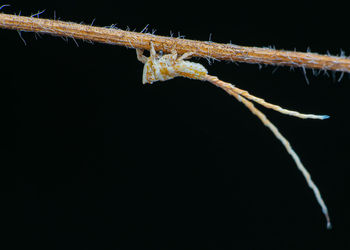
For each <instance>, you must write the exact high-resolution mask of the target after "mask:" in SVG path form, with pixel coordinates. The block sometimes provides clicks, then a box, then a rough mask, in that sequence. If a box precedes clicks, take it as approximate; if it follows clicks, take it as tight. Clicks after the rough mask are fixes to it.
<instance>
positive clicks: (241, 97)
mask: <svg viewBox="0 0 350 250" xmlns="http://www.w3.org/2000/svg"><path fill="white" fill-rule="evenodd" d="M206 80H207V81H209V82H211V83H213V84H214V85H216V86H217V87H220V88H222V89H223V90H225V91H226V92H227V93H229V94H230V95H232V96H234V97H235V98H236V99H237V100H238V101H240V102H242V103H243V104H244V105H245V106H246V107H247V108H248V109H249V110H250V111H251V112H252V113H253V114H254V115H256V116H257V117H258V118H259V119H260V120H261V121H262V123H263V124H264V125H265V126H266V127H268V128H269V129H270V130H271V131H272V133H273V134H274V135H275V136H276V138H277V139H278V140H280V142H281V143H282V144H283V146H284V147H285V149H286V150H287V152H288V153H289V155H290V156H291V157H292V158H293V160H294V162H295V164H296V165H297V168H298V169H299V170H300V171H301V173H302V174H303V176H304V177H305V179H306V182H307V184H308V185H309V187H310V188H311V189H312V190H313V192H314V195H315V197H316V200H317V202H318V203H319V205H320V206H321V208H322V212H323V214H324V216H325V217H326V220H327V228H328V229H330V228H331V227H332V225H331V222H330V218H329V214H328V209H327V206H326V205H325V203H324V201H323V199H322V197H321V194H320V191H319V190H318V188H317V186H316V185H315V183H314V182H313V181H312V179H311V176H310V173H309V172H308V171H307V170H306V168H305V167H304V165H303V164H302V162H301V161H300V158H299V156H298V155H297V154H296V153H295V151H294V150H293V148H292V147H291V145H290V143H289V141H288V140H287V139H286V138H285V137H284V136H283V135H282V134H281V133H280V132H279V130H278V129H277V127H276V126H275V125H273V124H272V123H271V122H270V121H269V120H268V119H267V117H266V116H265V115H264V114H263V113H262V112H261V111H260V110H258V109H257V108H256V107H255V106H254V104H253V103H252V102H250V101H249V100H247V99H246V98H249V99H251V100H254V101H255V100H258V101H259V102H258V101H257V102H258V103H259V104H262V105H263V106H265V107H268V106H270V104H269V105H267V104H268V103H266V102H264V101H263V100H262V99H260V98H257V97H254V96H251V95H250V94H249V93H248V92H246V91H244V90H240V89H238V90H237V88H235V87H234V86H233V85H231V84H229V83H226V82H223V81H221V80H219V79H218V78H217V77H215V76H210V75H207V76H206ZM245 97H246V98H245ZM275 106H276V105H272V104H271V108H272V109H274V110H276V109H275V108H274V107H275ZM276 107H279V106H276ZM281 109H282V108H281ZM282 110H283V112H281V110H277V111H279V112H281V113H286V114H290V115H294V116H297V117H299V116H300V115H302V116H303V117H300V118H314V117H312V116H314V115H303V114H300V113H298V112H295V111H289V110H285V109H282ZM287 111H288V112H289V113H288V112H287ZM294 112H295V113H294ZM296 114H297V115H296ZM305 116H308V117H305ZM315 119H320V118H318V116H316V118H315ZM321 119H322V118H321ZM323 119H324V118H323Z"/></svg>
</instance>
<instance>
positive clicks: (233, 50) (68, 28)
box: [0, 14, 350, 72]
mask: <svg viewBox="0 0 350 250" xmlns="http://www.w3.org/2000/svg"><path fill="white" fill-rule="evenodd" d="M0 27H1V28H5V29H14V30H19V31H31V32H40V33H47V34H51V35H56V36H64V37H71V38H77V39H83V40H89V41H93V42H100V43H107V44H113V45H121V46H126V47H131V48H138V49H146V50H150V43H151V42H153V45H154V48H155V50H157V51H159V50H162V51H164V52H165V53H170V52H171V49H175V50H176V51H177V52H178V53H179V54H184V53H186V52H193V56H197V57H205V58H214V59H218V60H229V61H238V62H247V63H259V64H260V63H261V64H270V65H278V66H292V67H303V68H311V69H321V70H332V71H342V72H350V59H349V58H345V57H336V56H327V55H319V54H316V53H302V52H294V51H283V50H274V49H268V48H258V47H244V46H238V45H233V44H220V43H214V42H202V41H195V40H188V39H180V38H174V37H165V36H157V35H153V34H146V33H139V32H132V31H124V30H120V29H115V28H102V27H94V26H90V25H83V24H77V23H72V22H63V21H57V20H50V19H42V18H35V17H24V16H16V15H8V14H0Z"/></svg>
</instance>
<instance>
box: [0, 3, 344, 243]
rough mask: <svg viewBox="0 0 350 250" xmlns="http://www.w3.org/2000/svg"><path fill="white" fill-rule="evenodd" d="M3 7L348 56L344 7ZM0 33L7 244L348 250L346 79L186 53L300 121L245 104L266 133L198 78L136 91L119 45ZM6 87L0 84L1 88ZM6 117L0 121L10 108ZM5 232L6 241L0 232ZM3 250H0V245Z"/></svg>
mask: <svg viewBox="0 0 350 250" xmlns="http://www.w3.org/2000/svg"><path fill="white" fill-rule="evenodd" d="M6 3H9V4H11V7H6V8H4V9H3V10H2V12H5V13H9V14H14V13H16V14H18V13H19V12H21V15H24V16H28V15H32V14H34V13H37V12H38V11H41V10H43V9H46V11H45V13H43V14H41V15H40V17H43V18H53V17H54V16H56V18H60V19H61V20H66V21H74V22H83V23H86V24H90V23H91V22H93V20H94V25H97V26H108V25H111V24H116V26H117V27H118V28H121V29H128V28H129V29H131V30H134V29H135V30H136V31H141V30H142V29H143V28H144V27H145V26H146V25H147V24H148V25H149V26H148V30H149V32H152V31H155V30H156V31H155V34H158V35H170V33H173V34H174V36H178V35H181V36H182V35H184V36H185V38H188V39H196V40H204V41H208V40H209V39H211V40H212V41H214V42H220V43H229V42H232V43H233V44H238V45H245V46H259V47H267V46H275V47H276V48H278V49H286V50H294V49H296V50H298V51H306V50H307V49H308V48H310V49H311V51H314V52H318V53H322V54H326V53H330V54H332V55H337V54H340V53H341V50H343V51H344V52H345V54H346V55H350V49H349V44H350V36H349V32H348V18H347V13H346V8H345V6H342V5H339V4H336V3H335V2H332V3H328V4H327V5H321V4H320V3H319V2H317V4H316V3H303V4H302V3H300V4H298V3H296V2H288V3H287V2H284V1H283V2H280V3H270V2H263V3H262V2H260V3H257V2H256V1H245V2H244V3H236V2H234V3H233V4H231V5H230V4H229V3H228V2H226V3H221V2H218V1H209V2H205V1H203V2H198V3H191V2H187V3H181V2H158V3H157V2H156V1H143V2H133V1H107V0H100V1H98V2H92V1H91V2H87V1H72V0H69V1H68V0H65V1H63V0H60V1H10V2H6ZM21 36H22V38H23V39H24V40H25V43H26V45H25V44H24V42H23V41H22V40H21V38H20V36H19V35H18V33H17V32H16V31H8V30H1V32H0V39H1V45H2V46H1V47H2V55H1V58H2V62H1V71H2V76H3V78H2V79H3V80H2V83H1V85H2V87H3V88H4V90H3V91H2V94H3V95H4V100H6V103H7V105H8V106H5V109H6V110H7V112H4V114H7V113H10V114H9V115H10V116H9V118H7V116H5V115H4V116H3V117H4V120H3V123H4V124H9V127H10V129H11V130H8V131H11V132H9V133H7V130H5V131H4V132H5V134H8V135H10V141H9V143H7V144H6V145H5V146H6V148H7V150H6V151H5V154H6V156H7V157H6V158H4V160H5V159H9V160H10V161H9V162H10V163H6V164H2V170H7V171H5V172H4V173H3V174H2V177H3V179H4V180H3V181H2V183H3V184H4V186H3V188H2V190H1V192H2V194H1V195H2V205H1V207H2V208H4V209H5V212H3V213H2V216H3V219H4V220H9V221H10V223H9V224H4V223H2V224H3V225H6V226H5V229H6V231H8V233H9V234H8V235H9V236H10V238H9V239H11V240H10V242H11V244H12V246H13V248H16V246H17V244H18V243H19V244H24V246H25V247H26V248H30V247H35V248H40V247H43V248H45V249H349V247H350V246H349V240H348V239H346V236H348V237H349V224H348V218H347V216H348V215H347V214H348V211H349V206H348V200H349V193H348V192H346V191H345V181H346V180H348V179H349V174H347V169H348V168H349V157H348V155H349V153H348V151H349V140H350V132H349V127H350V121H349V119H348V117H349V111H348V108H349V103H348V96H349V94H350V79H349V74H345V75H344V77H343V78H342V80H341V81H340V82H338V81H337V79H339V78H340V73H337V74H335V75H332V73H331V72H328V76H327V74H323V72H321V74H320V75H319V76H315V75H314V74H313V73H312V71H311V70H307V71H306V74H307V78H308V80H309V82H310V84H309V85H308V84H307V81H306V80H305V75H304V73H303V70H301V69H295V70H294V71H293V70H291V69H289V68H276V67H274V66H263V67H262V68H259V65H252V64H244V63H240V64H234V63H227V62H224V61H221V62H214V63H212V64H211V65H209V64H208V62H207V61H206V60H205V59H196V58H195V59H193V60H194V61H196V62H200V63H202V64H203V65H205V67H206V68H207V69H208V71H209V73H210V74H212V75H216V76H218V77H219V78H221V79H222V80H225V81H228V82H231V83H233V84H236V85H237V86H238V87H240V88H243V89H246V90H248V91H249V92H250V93H252V94H254V95H256V96H259V97H262V98H265V99H266V100H268V101H270V102H272V103H275V104H278V105H281V106H283V107H285V108H289V109H292V110H298V111H300V112H304V113H315V114H328V115H330V116H331V119H328V120H324V121H319V120H300V119H297V118H293V117H289V116H284V115H282V114H279V113H276V112H273V111H270V110H266V109H264V108H261V107H259V108H260V109H261V110H262V111H263V112H264V113H265V114H266V115H267V116H268V117H269V118H270V120H271V121H272V122H273V123H274V124H275V125H276V126H277V127H278V128H279V129H280V131H281V132H282V134H283V135H285V136H286V138H287V139H289V141H290V142H291V144H292V146H293V147H294V149H295V150H296V152H297V153H298V154H299V156H300V157H301V159H302V161H303V163H304V165H305V166H306V168H307V169H308V170H309V171H310V172H311V174H312V177H313V179H314V181H315V183H316V184H317V185H318V187H319V188H320V191H321V193H322V195H323V197H324V199H325V201H326V204H327V205H328V208H329V211H330V216H331V219H332V222H333V226H334V228H333V229H332V230H330V231H329V230H327V229H326V222H325V219H324V217H323V214H322V213H321V209H320V207H319V205H318V204H317V202H316V200H315V198H314V195H313V193H312V191H311V190H310V189H309V188H308V187H307V185H306V182H305V180H304V178H303V176H302V175H301V173H300V172H299V171H298V170H297V168H296V166H295V164H294V162H293V161H292V159H291V157H290V156H289V155H288V154H287V153H286V151H285V149H284V148H283V146H282V145H281V143H280V142H279V141H278V140H277V139H276V138H274V136H273V135H272V133H271V132H270V131H269V130H268V129H267V128H266V127H264V126H263V125H262V124H261V122H260V121H259V120H258V119H257V118H256V117H255V116H254V115H252V114H251V113H250V112H249V110H247V109H246V108H245V107H244V106H243V105H242V104H241V103H238V102H237V101H236V100H235V99H234V98H233V97H231V96H228V95H227V94H226V93H225V92H224V91H222V90H220V89H218V88H216V87H214V86H212V85H211V84H209V83H205V82H201V81H195V80H189V79H185V78H177V79H174V80H171V81H168V82H158V83H155V84H153V85H142V82H141V77H142V68H143V65H142V64H141V63H140V62H138V61H137V59H136V55H135V51H134V50H133V49H127V48H124V47H118V46H111V45H104V44H90V43H87V42H82V41H79V40H77V43H78V45H79V46H77V45H76V43H75V42H74V41H73V40H72V39H68V40H67V41H64V40H62V39H61V38H58V37H52V36H49V35H40V36H38V35H35V34H33V33H27V32H22V33H21ZM5 79H6V80H5ZM8 111H10V112H8ZM5 237H7V236H5ZM4 249H5V248H4Z"/></svg>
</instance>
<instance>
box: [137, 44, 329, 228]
mask: <svg viewBox="0 0 350 250" xmlns="http://www.w3.org/2000/svg"><path fill="white" fill-rule="evenodd" d="M136 54H137V58H138V60H139V61H141V62H142V63H144V64H145V65H144V68H143V77H142V83H144V84H145V83H153V82H156V81H166V80H169V79H172V78H174V77H176V76H183V77H187V78H191V79H197V80H203V81H208V82H210V83H212V84H214V85H215V86H217V87H220V88H222V89H223V90H225V91H226V92H227V93H228V94H230V95H232V96H234V97H235V98H236V99H237V100H238V101H240V102H242V103H243V104H244V105H245V106H246V107H247V108H248V109H249V110H250V111H251V112H252V113H253V114H254V115H256V116H257V117H258V118H259V119H260V120H261V121H262V122H263V124H264V125H265V126H266V127H268V128H269V129H270V130H271V131H272V133H273V134H274V135H275V136H276V138H277V139H278V140H280V142H281V143H282V144H283V146H284V147H285V149H286V150H287V152H288V153H289V154H290V156H291V157H292V158H293V160H294V162H295V164H296V165H297V168H298V169H299V170H300V171H301V173H302V174H303V176H304V178H305V179H306V182H307V184H308V185H309V187H310V188H311V189H312V190H313V192H314V195H315V197H316V200H317V202H318V203H319V205H320V206H321V208H322V212H323V214H324V216H325V217H326V220H327V228H331V222H330V218H329V215H328V209H327V206H326V205H325V203H324V201H323V199H322V197H321V194H320V192H319V190H318V188H317V186H316V185H315V184H314V182H313V181H312V179H311V176H310V174H309V172H308V171H307V170H306V168H305V167H304V165H303V164H302V162H301V160H300V158H299V156H298V155H297V154H296V152H295V151H294V150H293V148H292V147H291V145H290V143H289V142H288V140H287V139H286V138H285V137H284V136H283V135H282V134H281V133H280V132H279V131H278V129H277V127H276V126H275V125H273V124H272V123H271V122H270V121H269V120H268V119H267V117H266V116H265V115H264V114H263V113H262V112H261V111H260V110H258V109H257V108H256V107H255V106H254V104H253V103H252V102H251V101H254V102H256V103H258V104H260V105H262V106H264V107H266V108H270V109H273V110H275V111H278V112H280V113H283V114H286V115H291V116H295V117H298V118H302V119H307V118H310V119H320V120H323V119H326V118H329V116H327V115H314V114H302V113H299V112H297V111H291V110H288V109H284V108H282V107H280V106H278V105H274V104H271V103H268V102H266V101H265V100H264V99H261V98H258V97H256V96H253V95H251V94H249V93H248V92H247V91H245V90H242V89H239V88H237V87H235V86H234V85H232V84H229V83H227V82H224V81H221V80H219V79H218V78H217V77H216V76H211V75H208V71H207V69H206V68H205V67H204V66H203V65H201V64H199V63H194V62H189V61H185V59H188V58H189V57H191V55H193V53H192V52H188V53H185V54H183V55H182V56H180V57H177V52H176V50H174V49H173V50H172V53H171V54H167V55H159V54H157V53H156V51H155V49H154V46H153V43H151V50H150V57H148V58H147V57H146V56H144V55H143V50H141V49H136ZM249 100H251V101H249Z"/></svg>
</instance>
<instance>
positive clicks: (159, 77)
mask: <svg viewBox="0 0 350 250" xmlns="http://www.w3.org/2000/svg"><path fill="white" fill-rule="evenodd" d="M136 52H137V58H138V59H139V60H140V61H141V62H143V63H144V64H145V65H144V68H143V76H142V83H143V84H145V83H153V82H156V81H166V80H170V79H172V78H174V77H177V76H183V77H187V78H191V79H197V80H203V81H204V80H205V76H206V75H207V74H208V71H207V69H206V68H205V67H204V66H203V65H202V64H199V63H195V62H190V61H185V59H188V58H189V57H191V55H192V54H193V53H185V54H183V55H182V56H180V57H179V58H178V57H177V53H176V51H175V50H173V51H172V53H171V54H168V55H164V56H160V55H157V54H156V51H155V50H154V47H153V44H152V45H151V51H150V57H148V58H147V57H145V56H144V55H143V54H142V50H136Z"/></svg>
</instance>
